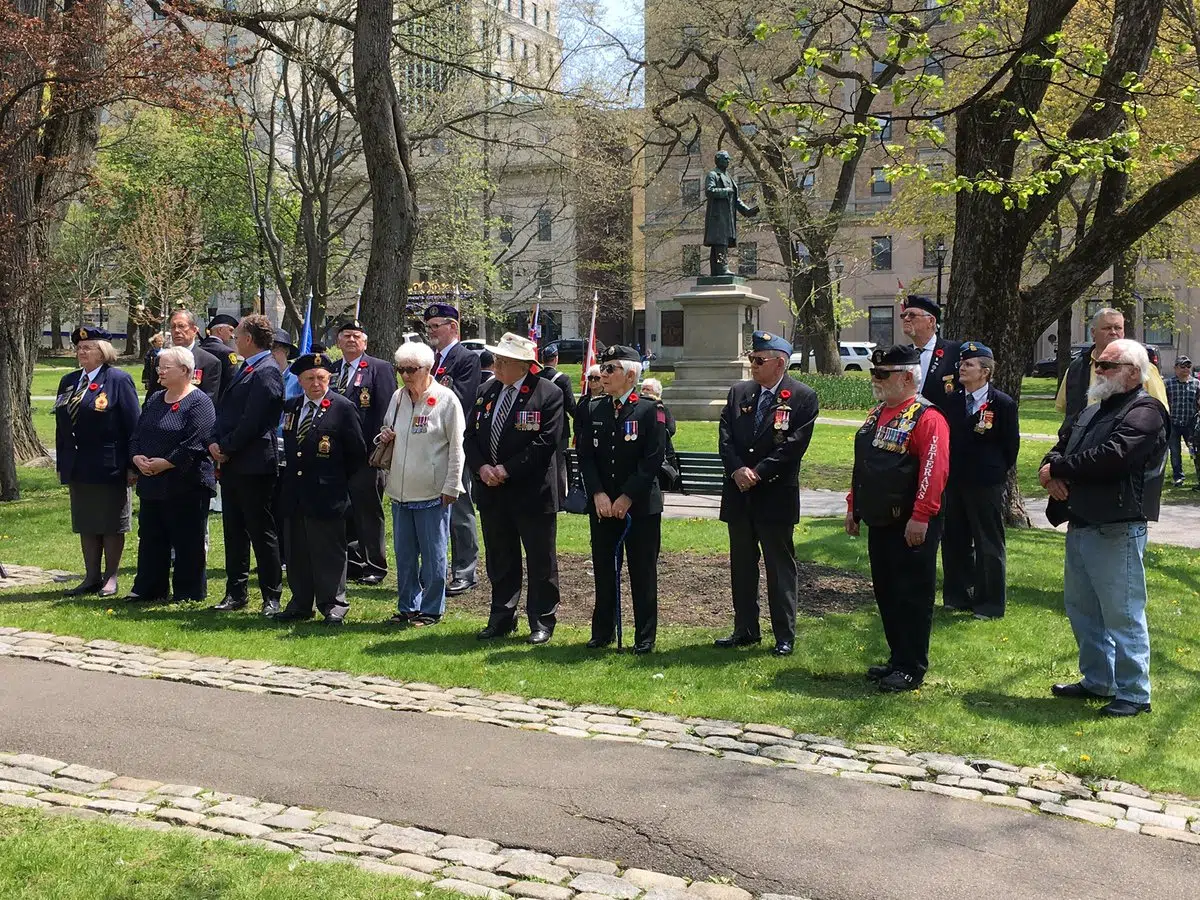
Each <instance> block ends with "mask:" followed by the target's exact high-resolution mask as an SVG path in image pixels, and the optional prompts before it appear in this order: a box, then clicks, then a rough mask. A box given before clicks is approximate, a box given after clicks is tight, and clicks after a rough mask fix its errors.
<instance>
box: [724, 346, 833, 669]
mask: <svg viewBox="0 0 1200 900" xmlns="http://www.w3.org/2000/svg"><path fill="white" fill-rule="evenodd" d="M752 340H753V344H752V347H753V349H752V350H751V352H750V374H751V379H750V380H749V381H740V382H738V383H737V384H735V385H734V386H733V387H732V388H731V389H730V391H729V397H728V399H727V400H726V401H725V408H724V409H723V410H722V411H721V420H720V426H719V430H718V450H719V451H720V454H721V462H722V463H723V464H724V466H725V485H724V487H723V488H722V490H721V521H722V522H725V523H726V525H727V526H728V528H729V569H730V579H731V583H732V588H733V633H732V634H731V635H729V637H725V638H719V639H718V640H717V641H716V645H717V646H718V647H738V646H744V645H749V644H757V643H758V642H759V641H760V640H762V638H761V636H760V632H759V623H758V614H759V605H758V560H759V557H760V555H761V557H762V559H763V562H764V565H765V566H766V570H767V604H768V606H769V607H770V611H771V631H772V632H773V634H774V636H775V649H774V651H773V652H774V653H775V654H776V655H778V656H787V655H788V654H790V653H791V652H792V650H793V646H794V644H795V640H796V601H797V597H796V594H797V582H796V549H795V544H794V541H793V531H794V529H795V525H796V523H797V522H799V521H800V460H801V458H802V457H803V456H804V452H805V451H806V450H807V449H808V442H809V441H810V440H811V439H812V433H813V423H814V422H816V419H817V395H816V393H815V392H814V391H813V389H812V388H810V387H808V386H807V385H804V384H801V383H800V382H798V381H796V380H794V379H793V378H791V377H790V376H789V375H788V374H787V367H788V362H789V361H790V359H791V355H792V345H791V344H789V343H788V342H787V341H786V340H785V339H784V338H782V337H780V336H779V335H774V334H771V333H770V332H766V331H756V332H754V335H753V338H752Z"/></svg>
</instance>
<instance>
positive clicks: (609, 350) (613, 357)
mask: <svg viewBox="0 0 1200 900" xmlns="http://www.w3.org/2000/svg"><path fill="white" fill-rule="evenodd" d="M617 360H627V361H629V362H636V363H640V362H641V361H642V355H641V354H640V353H638V352H637V351H636V350H634V349H633V348H632V347H624V346H622V345H621V344H613V345H612V346H611V347H606V348H605V349H604V350H602V351H601V352H600V358H599V359H598V360H597V362H602V363H610V362H616V361H617Z"/></svg>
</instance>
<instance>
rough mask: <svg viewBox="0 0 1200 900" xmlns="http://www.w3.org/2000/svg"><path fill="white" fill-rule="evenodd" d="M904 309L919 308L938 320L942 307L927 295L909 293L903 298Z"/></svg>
mask: <svg viewBox="0 0 1200 900" xmlns="http://www.w3.org/2000/svg"><path fill="white" fill-rule="evenodd" d="M904 308H905V309H919V310H921V311H922V312H927V313H929V314H930V315H931V316H933V317H934V318H935V319H937V320H938V321H941V318H942V308H941V307H940V306H938V305H937V303H936V302H935V301H933V300H930V299H929V298H928V297H922V296H921V295H920V294H909V295H908V296H907V297H905V298H904Z"/></svg>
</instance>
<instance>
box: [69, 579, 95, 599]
mask: <svg viewBox="0 0 1200 900" xmlns="http://www.w3.org/2000/svg"><path fill="white" fill-rule="evenodd" d="M102 587H104V582H103V581H85V582H84V583H83V584H80V585H76V586H75V587H73V588H71V589H70V590H67V591H63V596H64V597H86V596H87V595H88V594H98V593H100V588H102Z"/></svg>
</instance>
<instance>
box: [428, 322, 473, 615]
mask: <svg viewBox="0 0 1200 900" xmlns="http://www.w3.org/2000/svg"><path fill="white" fill-rule="evenodd" d="M424 318H425V335H426V337H427V338H428V339H429V346H431V347H432V348H433V370H432V372H431V373H430V374H431V375H432V376H433V380H434V381H436V382H437V383H438V384H440V385H442V386H443V387H448V388H450V390H452V391H454V396H456V397H457V398H458V404H459V406H461V407H462V411H463V415H464V416H465V415H467V413H469V412H470V410H471V409H472V407H474V405H475V400H476V399H477V398H478V397H479V382H480V375H479V356H478V354H475V353H472V352H471V351H470V350H468V349H467V348H466V347H464V346H463V345H462V343H461V342H460V341H459V337H460V334H461V332H460V330H459V320H458V309H457V307H454V306H451V305H450V304H449V303H431V304H430V305H429V306H428V307H426V308H425V315H424ZM463 488H464V490H463V492H462V493H461V494H459V495H458V499H457V500H455V501H454V505H453V506H451V507H450V583H449V584H448V585H446V595H447V596H449V597H455V596H457V595H459V594H461V593H464V592H466V591H469V590H471V588H473V587H475V580H476V571H477V569H478V566H479V541H478V540H477V538H476V536H475V504H474V500H473V498H472V491H473V490H474V488H473V485H472V479H470V478H464V479H463Z"/></svg>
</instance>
